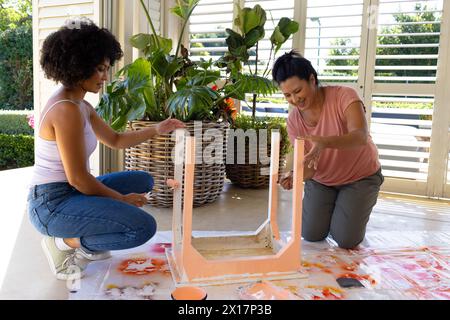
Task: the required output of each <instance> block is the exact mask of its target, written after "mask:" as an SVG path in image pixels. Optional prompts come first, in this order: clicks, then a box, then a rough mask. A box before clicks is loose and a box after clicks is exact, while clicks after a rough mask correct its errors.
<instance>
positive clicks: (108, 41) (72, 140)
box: [28, 19, 184, 280]
mask: <svg viewBox="0 0 450 320" xmlns="http://www.w3.org/2000/svg"><path fill="white" fill-rule="evenodd" d="M41 54H42V55H41V60H40V64H41V67H42V69H43V71H44V73H45V75H46V77H47V78H49V79H52V80H54V81H55V82H59V83H61V86H60V87H59V88H58V89H57V90H56V91H55V92H54V94H53V95H52V96H51V98H50V99H49V100H48V102H47V105H46V106H45V108H44V110H43V112H42V116H41V119H40V125H39V127H38V128H39V132H38V134H37V135H36V150H35V165H34V171H33V177H32V181H31V186H32V187H31V189H30V193H29V196H28V214H29V217H30V220H31V222H32V224H33V225H34V226H35V227H36V229H37V230H38V231H39V232H41V233H42V234H44V235H45V237H44V239H43V240H42V247H43V250H44V252H45V254H46V257H47V259H48V261H49V264H50V268H51V270H52V272H53V273H54V274H55V275H56V277H57V278H58V279H63V280H66V279H77V278H80V277H81V276H82V275H83V271H84V269H85V267H86V265H87V263H88V262H89V261H92V260H100V259H105V258H108V257H110V253H109V251H110V250H122V249H127V248H132V247H136V246H139V245H141V244H143V243H145V242H147V241H148V240H149V239H150V238H151V237H152V236H153V235H154V234H155V232H156V222H155V219H154V218H153V217H152V216H151V215H149V214H148V213H146V212H145V211H144V210H142V209H140V208H139V207H142V206H143V205H144V204H145V203H146V202H147V201H146V197H145V194H146V193H148V192H149V191H150V190H151V189H152V187H153V179H152V177H151V176H150V175H149V174H148V173H146V172H139V171H134V172H117V173H111V174H107V175H103V176H100V177H97V178H95V177H94V176H92V174H91V173H90V168H89V157H90V155H91V154H92V153H93V152H94V150H95V148H96V147H97V141H101V142H102V143H103V144H105V145H107V146H109V147H111V148H114V149H122V148H128V147H131V146H134V145H136V144H139V143H141V142H144V141H146V140H148V139H150V138H152V137H154V136H156V135H159V134H166V133H170V132H171V131H173V130H175V129H177V128H183V127H184V124H183V123H182V122H181V121H178V120H175V119H167V120H165V121H162V122H160V123H158V124H157V125H155V126H153V127H151V128H147V129H143V130H140V131H134V132H125V133H117V132H115V131H114V130H113V129H111V128H110V127H109V126H108V125H107V124H106V123H105V122H104V121H103V120H102V119H101V118H100V117H99V116H98V115H97V113H96V112H95V110H94V108H93V107H92V106H91V105H90V104H89V103H88V102H87V101H86V100H85V99H84V97H85V95H86V93H88V92H91V93H98V92H99V91H100V89H101V88H102V86H103V83H104V82H105V81H106V80H107V77H108V71H109V69H110V67H111V66H113V65H114V63H115V62H116V61H117V60H119V59H120V58H121V57H122V55H123V52H122V50H121V48H120V44H119V43H118V42H117V40H116V39H115V37H114V36H113V35H112V34H111V33H110V32H109V31H108V30H107V29H104V28H99V27H98V26H96V25H95V24H94V23H92V22H91V21H90V20H88V19H80V20H76V21H73V22H71V23H68V24H67V25H65V26H63V27H61V28H60V29H59V30H58V31H57V32H54V33H52V34H51V35H49V36H48V37H47V38H46V40H45V41H44V44H43V47H42V52H41Z"/></svg>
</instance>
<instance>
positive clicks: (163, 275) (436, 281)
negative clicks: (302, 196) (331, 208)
mask: <svg viewBox="0 0 450 320" xmlns="http://www.w3.org/2000/svg"><path fill="white" fill-rule="evenodd" d="M207 234H208V233H206V232H197V233H194V235H199V236H202V235H207ZM209 234H210V233H209ZM214 234H217V233H214ZM220 234H222V235H223V234H227V233H226V232H220ZM285 236H287V235H285ZM170 241H171V232H158V233H157V234H156V236H155V237H154V238H153V239H152V240H151V241H150V242H148V243H147V244H145V245H143V246H140V247H137V248H134V249H130V250H123V251H116V252H113V256H112V258H110V259H108V260H104V261H98V262H93V263H91V264H89V266H88V268H87V270H86V271H87V274H86V276H85V277H84V278H83V279H81V280H79V281H74V282H67V287H68V290H69V291H71V292H70V295H69V299H72V300H76V299H89V300H105V299H118V300H120V299H122V300H126V299H148V300H159V299H163V300H165V299H171V297H170V293H171V291H172V290H173V289H174V288H175V285H174V282H173V280H172V277H171V274H170V270H169V267H168V264H167V260H166V257H165V253H164V250H165V247H167V246H169V245H170ZM302 261H303V268H304V271H305V272H307V273H308V277H306V278H301V279H292V280H282V281H267V282H266V281H264V282H257V283H255V282H253V283H252V282H249V283H240V284H229V285H222V286H217V285H216V286H207V287H205V289H206V291H207V294H208V299H213V300H215V299H223V300H228V299H230V300H237V299H255V300H262V299H306V300H330V299H332V300H336V299H343V300H344V299H351V300H355V299H364V300H370V299H376V300H384V299H389V300H392V299H397V300H402V299H408V300H417V299H432V300H434V299H450V233H449V232H440V231H404V232H394V231H375V230H370V231H368V232H367V234H366V238H365V240H364V241H363V243H361V244H360V245H359V247H358V248H357V249H356V250H344V249H340V248H338V247H337V246H336V244H335V243H334V241H333V240H332V239H330V238H327V240H326V241H322V242H317V243H311V242H305V241H303V244H302ZM338 278H345V279H356V280H358V281H357V283H360V284H362V286H359V287H347V288H343V287H341V286H340V285H339V284H338V283H337V281H336V279H338Z"/></svg>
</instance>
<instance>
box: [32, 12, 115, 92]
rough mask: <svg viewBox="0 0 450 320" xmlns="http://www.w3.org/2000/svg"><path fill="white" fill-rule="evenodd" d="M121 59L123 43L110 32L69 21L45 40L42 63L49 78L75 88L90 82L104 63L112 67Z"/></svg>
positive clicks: (90, 23) (83, 20)
mask: <svg viewBox="0 0 450 320" xmlns="http://www.w3.org/2000/svg"><path fill="white" fill-rule="evenodd" d="M122 56H123V51H122V49H121V47H120V43H119V42H118V41H117V40H116V38H115V37H114V35H113V34H112V33H111V32H110V31H109V30H107V29H105V28H99V27H98V26H96V25H95V24H94V23H93V22H92V21H91V20H89V19H79V20H72V21H68V22H67V23H66V25H64V26H62V27H61V28H60V29H59V30H58V31H56V32H54V33H52V34H50V35H49V36H48V37H47V38H46V39H45V41H44V44H43V46H42V50H41V60H40V63H41V67H42V69H43V70H44V72H45V76H46V77H47V78H49V79H52V80H54V81H56V82H61V83H62V84H63V85H64V86H67V87H73V86H75V85H77V84H78V83H79V82H80V81H83V80H86V79H89V78H90V77H91V76H92V75H93V74H94V72H95V68H96V67H97V66H98V65H99V64H101V63H102V62H104V61H105V59H109V63H110V65H111V66H112V65H114V63H115V62H116V61H117V60H119V59H120V58H122Z"/></svg>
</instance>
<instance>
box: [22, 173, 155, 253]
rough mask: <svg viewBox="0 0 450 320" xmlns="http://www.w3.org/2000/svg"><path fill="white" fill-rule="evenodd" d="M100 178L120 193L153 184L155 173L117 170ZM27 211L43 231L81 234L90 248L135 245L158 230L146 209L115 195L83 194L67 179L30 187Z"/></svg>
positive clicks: (58, 234)
mask: <svg viewBox="0 0 450 320" xmlns="http://www.w3.org/2000/svg"><path fill="white" fill-rule="evenodd" d="M97 179H98V180H99V181H100V182H102V183H103V184H105V185H106V186H108V187H109V188H111V189H114V190H116V191H117V192H119V193H121V194H128V193H144V192H149V191H150V190H151V189H152V188H153V178H152V176H150V175H149V174H148V173H146V172H141V171H126V172H116V173H111V174H107V175H103V176H100V177H98V178H97ZM28 215H29V218H30V220H31V223H32V224H33V225H34V226H35V227H36V229H37V230H38V231H39V232H40V233H42V234H44V235H48V236H54V237H58V238H80V242H81V246H82V247H84V248H86V249H88V250H91V251H104V250H123V249H129V248H134V247H137V246H139V245H142V244H144V243H145V242H147V241H148V240H149V239H150V238H152V237H153V236H154V234H155V233H156V221H155V219H154V218H153V217H152V216H151V215H150V214H148V213H147V212H145V211H144V210H142V209H139V208H138V207H135V206H133V205H130V204H127V203H125V202H122V201H118V200H114V199H112V198H107V197H99V196H89V195H85V194H82V193H81V192H79V191H78V190H76V189H75V188H73V187H72V186H71V185H70V184H68V183H67V182H55V183H48V184H41V185H37V186H33V187H31V189H30V193H29V195H28Z"/></svg>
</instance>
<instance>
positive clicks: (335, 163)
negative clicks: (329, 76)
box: [272, 51, 384, 249]
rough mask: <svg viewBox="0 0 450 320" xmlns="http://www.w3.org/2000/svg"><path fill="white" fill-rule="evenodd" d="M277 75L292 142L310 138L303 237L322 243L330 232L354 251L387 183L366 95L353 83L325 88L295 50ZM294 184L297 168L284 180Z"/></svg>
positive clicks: (276, 67) (280, 64)
mask: <svg viewBox="0 0 450 320" xmlns="http://www.w3.org/2000/svg"><path fill="white" fill-rule="evenodd" d="M272 75H273V79H274V80H275V81H276V82H277V83H278V84H279V86H280V89H281V91H282V92H283V94H284V96H285V98H286V100H287V101H288V102H289V104H291V105H292V106H293V109H292V111H291V112H290V113H289V117H288V119H287V129H288V133H289V138H290V140H291V142H292V143H293V142H294V140H295V139H296V138H297V137H302V138H303V139H304V140H305V153H306V154H305V158H304V161H303V163H304V164H305V167H304V172H303V175H304V176H303V177H304V181H305V194H304V197H303V214H302V236H303V238H304V239H305V240H307V241H321V240H323V239H325V238H326V237H327V236H328V234H331V236H332V237H333V239H334V240H335V241H336V243H337V244H338V246H339V247H341V248H345V249H352V248H354V247H356V246H357V245H358V244H359V243H360V242H361V241H362V240H363V239H364V236H365V232H366V225H367V222H368V221H369V217H370V214H371V212H372V208H373V207H374V205H375V204H376V202H377V198H378V192H379V190H380V186H381V184H382V183H383V181H384V177H383V175H382V173H381V165H380V161H379V160H378V151H377V147H376V146H375V144H374V143H373V141H372V138H371V137H370V135H369V132H368V129H367V127H368V126H367V122H366V118H365V116H364V105H363V103H362V101H361V98H360V97H359V96H358V94H357V93H356V91H355V90H353V89H352V88H349V87H344V86H320V85H319V82H318V79H317V72H316V70H314V68H313V67H312V65H311V62H310V61H309V60H307V59H305V58H304V57H302V56H301V55H300V54H298V53H296V52H295V51H292V52H290V53H286V54H285V55H283V56H281V57H280V58H278V59H277V61H276V62H275V64H274V67H273V70H272ZM292 183H293V176H292V172H288V173H286V174H285V176H284V177H282V179H280V184H281V186H282V187H283V188H284V189H287V190H289V189H292Z"/></svg>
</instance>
